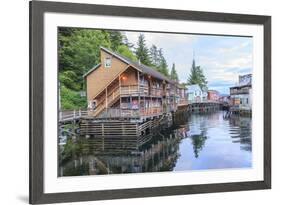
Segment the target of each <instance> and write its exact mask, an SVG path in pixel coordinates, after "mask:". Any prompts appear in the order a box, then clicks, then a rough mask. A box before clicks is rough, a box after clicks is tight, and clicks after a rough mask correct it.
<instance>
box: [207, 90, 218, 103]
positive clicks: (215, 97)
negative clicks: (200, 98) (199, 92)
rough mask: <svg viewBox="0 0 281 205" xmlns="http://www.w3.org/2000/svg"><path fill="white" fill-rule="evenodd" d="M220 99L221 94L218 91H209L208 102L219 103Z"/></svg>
mask: <svg viewBox="0 0 281 205" xmlns="http://www.w3.org/2000/svg"><path fill="white" fill-rule="evenodd" d="M219 97H220V94H219V92H218V91H216V90H208V100H211V101H218V100H219Z"/></svg>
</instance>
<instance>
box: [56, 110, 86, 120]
mask: <svg viewBox="0 0 281 205" xmlns="http://www.w3.org/2000/svg"><path fill="white" fill-rule="evenodd" d="M88 114H89V113H88V110H87V109H77V110H63V111H60V112H59V122H66V121H72V120H77V119H79V118H81V117H84V116H88Z"/></svg>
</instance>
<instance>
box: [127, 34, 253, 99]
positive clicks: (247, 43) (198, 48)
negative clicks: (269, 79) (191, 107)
mask: <svg viewBox="0 0 281 205" xmlns="http://www.w3.org/2000/svg"><path fill="white" fill-rule="evenodd" d="M124 33H125V35H126V36H127V38H128V40H129V42H130V43H133V44H134V45H136V43H137V39H138V36H139V34H140V33H139V32H124ZM143 34H144V35H145V39H146V45H147V46H148V47H150V46H151V45H152V44H155V45H156V46H157V47H158V48H162V49H163V52H164V56H165V58H166V60H167V63H168V65H169V69H171V67H172V64H173V63H175V64H176V70H177V72H178V75H179V79H180V81H181V82H186V81H187V78H188V75H189V73H190V68H191V64H192V59H193V53H194V54H195V55H194V56H195V61H196V64H197V65H200V66H201V68H203V71H204V74H205V76H206V78H207V81H208V88H209V89H215V90H218V91H219V92H220V93H222V94H228V93H229V87H230V86H233V85H235V83H237V81H238V76H239V75H243V74H248V73H252V63H253V62H252V50H253V42H252V38H250V37H230V36H211V35H189V34H163V33H162V34H161V33H147V32H143Z"/></svg>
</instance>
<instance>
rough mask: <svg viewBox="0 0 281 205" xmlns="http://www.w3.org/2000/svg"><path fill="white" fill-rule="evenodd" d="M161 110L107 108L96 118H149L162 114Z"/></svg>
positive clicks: (157, 108) (159, 108) (156, 108)
mask: <svg viewBox="0 0 281 205" xmlns="http://www.w3.org/2000/svg"><path fill="white" fill-rule="evenodd" d="M162 112H163V109H162V108H161V107H155V108H146V109H144V108H142V109H140V110H139V109H137V110H134V109H119V108H108V109H106V110H104V112H102V113H101V114H100V115H99V116H98V117H99V118H110V117H111V118H116V117H130V118H134V117H136V118H137V117H142V116H151V115H157V114H162Z"/></svg>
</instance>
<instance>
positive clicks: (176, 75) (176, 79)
mask: <svg viewBox="0 0 281 205" xmlns="http://www.w3.org/2000/svg"><path fill="white" fill-rule="evenodd" d="M170 78H171V79H172V80H174V81H177V82H178V81H179V77H178V73H177V70H176V65H175V63H173V66H172V69H171V74H170Z"/></svg>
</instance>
